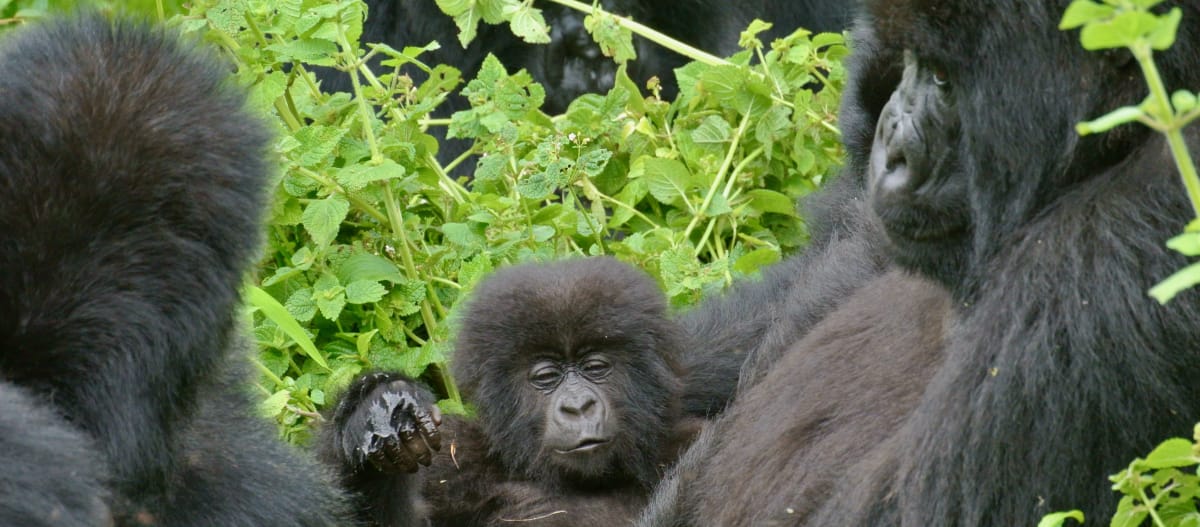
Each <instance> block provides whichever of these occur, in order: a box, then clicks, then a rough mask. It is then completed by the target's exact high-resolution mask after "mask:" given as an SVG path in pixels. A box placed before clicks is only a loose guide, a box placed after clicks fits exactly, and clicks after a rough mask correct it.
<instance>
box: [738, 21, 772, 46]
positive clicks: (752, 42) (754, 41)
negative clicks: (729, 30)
mask: <svg viewBox="0 0 1200 527" xmlns="http://www.w3.org/2000/svg"><path fill="white" fill-rule="evenodd" d="M771 25H772V24H771V23H770V22H763V21H762V20H759V19H757V18H756V19H754V20H753V21H751V22H750V27H748V28H746V30H745V31H742V32H741V34H739V35H738V47H739V48H742V49H753V48H757V47H761V46H762V45H763V44H762V41H761V40H759V39H758V34H759V33H762V32H763V31H766V30H768V29H771Z"/></svg>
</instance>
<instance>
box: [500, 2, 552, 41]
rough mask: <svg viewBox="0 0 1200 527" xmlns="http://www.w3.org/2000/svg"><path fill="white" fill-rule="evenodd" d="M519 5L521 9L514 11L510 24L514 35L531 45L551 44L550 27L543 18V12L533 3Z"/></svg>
mask: <svg viewBox="0 0 1200 527" xmlns="http://www.w3.org/2000/svg"><path fill="white" fill-rule="evenodd" d="M519 5H520V6H521V7H519V8H517V9H514V10H512V20H511V21H510V22H509V27H511V28H512V32H513V34H514V35H516V36H518V37H520V38H521V40H524V41H525V42H528V43H530V44H549V43H550V27H549V26H547V25H546V19H545V18H543V17H542V10H541V9H537V8H535V7H533V5H532V3H528V4H526V3H522V4H519ZM505 14H506V15H507V14H509V13H508V12H506V13H505Z"/></svg>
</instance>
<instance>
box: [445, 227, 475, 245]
mask: <svg viewBox="0 0 1200 527" xmlns="http://www.w3.org/2000/svg"><path fill="white" fill-rule="evenodd" d="M442 235H443V236H445V237H446V240H447V241H449V242H450V243H453V244H454V245H458V246H459V247H475V246H477V245H478V244H479V243H480V242H481V241H482V240H481V239H480V237H479V235H478V234H475V233H474V232H473V231H471V227H470V226H468V225H467V224H465V223H443V224H442Z"/></svg>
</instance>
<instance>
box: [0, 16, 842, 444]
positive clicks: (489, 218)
mask: <svg viewBox="0 0 1200 527" xmlns="http://www.w3.org/2000/svg"><path fill="white" fill-rule="evenodd" d="M553 1H554V2H556V3H560V4H564V5H567V6H568V7H572V8H576V9H579V10H581V11H583V12H584V13H586V14H587V18H586V19H585V24H586V27H587V28H588V30H589V31H590V32H591V33H592V34H593V35H594V36H595V38H596V39H597V40H598V41H599V43H600V45H601V47H602V49H604V50H605V52H606V53H608V54H610V55H611V56H613V57H614V60H616V61H617V62H618V63H623V62H625V61H628V60H636V57H635V53H634V48H633V45H632V41H631V37H632V34H634V33H638V34H641V35H643V36H646V37H648V38H650V39H651V40H653V41H655V42H660V43H662V44H663V45H665V46H667V47H669V48H670V49H674V50H676V51H679V52H682V53H684V54H686V55H687V56H689V57H693V58H696V59H698V62H694V63H691V64H688V65H687V66H685V67H683V68H681V69H680V70H679V71H678V72H677V76H678V78H679V79H680V84H681V90H680V94H679V96H678V97H677V99H676V100H674V101H668V100H662V99H661V98H659V97H658V96H657V93H658V90H657V87H658V80H657V79H654V80H652V81H651V82H650V83H649V86H648V87H647V86H639V85H638V84H637V83H635V82H634V81H633V80H631V79H630V78H629V77H628V76H627V75H626V74H625V72H624V68H621V69H619V71H618V74H617V78H616V83H615V87H614V88H613V89H612V90H610V91H609V92H608V93H600V94H587V95H584V96H582V97H580V98H579V99H578V100H576V101H574V102H573V103H572V104H571V105H570V106H569V108H568V109H567V111H566V113H564V114H563V115H547V114H545V113H544V112H542V111H541V105H542V102H543V100H544V99H545V91H544V89H543V87H542V86H540V85H538V84H537V83H535V82H534V81H533V80H532V78H531V77H530V76H529V74H528V73H527V72H525V71H523V70H522V71H511V69H510V68H508V67H506V65H504V64H501V63H500V62H499V61H498V60H496V59H495V58H488V59H487V61H486V62H485V63H484V65H483V67H482V68H481V69H480V71H478V72H460V71H457V70H455V69H454V68H451V67H449V66H446V65H438V64H429V63H427V61H426V60H425V59H424V58H423V57H424V55H423V54H424V53H425V52H427V51H429V50H432V49H436V48H437V47H438V46H441V45H449V46H460V45H462V44H461V43H462V42H469V41H470V40H471V39H472V38H473V37H474V35H475V32H476V28H477V27H478V24H479V23H490V24H497V23H507V24H508V25H509V27H510V28H512V30H513V31H514V33H515V34H517V35H519V36H521V37H522V38H524V39H525V40H527V41H530V42H538V41H544V40H545V36H546V35H547V34H548V29H547V28H546V26H545V23H544V21H543V17H542V16H541V12H540V10H539V8H538V6H539V5H541V4H540V3H534V2H518V1H516V0H473V1H470V2H467V1H462V0H438V6H439V7H441V9H442V10H443V11H445V12H446V13H447V14H448V15H449V16H452V17H453V18H454V19H455V21H456V23H457V24H458V26H459V28H460V29H461V33H460V35H459V40H460V41H459V42H453V41H452V42H441V43H437V42H404V43H394V44H399V45H397V46H396V47H392V46H388V45H384V44H374V43H370V44H365V46H360V44H359V36H360V35H361V33H362V21H363V17H364V16H369V13H365V6H364V5H363V3H362V2H360V1H359V0H337V1H329V0H192V1H191V2H190V3H189V9H188V10H187V12H186V14H184V15H181V16H176V17H174V18H172V19H171V20H170V23H171V24H174V25H176V26H177V27H179V28H180V29H181V30H182V31H184V32H185V33H188V34H194V35H197V36H200V37H202V38H204V39H207V40H209V41H211V42H213V43H215V44H216V45H217V46H219V47H220V48H221V49H222V50H224V52H225V53H226V54H227V55H228V57H229V59H230V61H231V63H232V64H233V65H234V67H235V75H234V76H235V82H237V83H238V84H239V85H241V86H244V87H246V88H247V89H248V90H249V93H250V104H251V105H252V106H253V107H254V108H255V109H256V110H258V111H259V112H261V113H262V114H263V115H265V116H267V118H268V120H269V122H270V123H271V124H272V125H273V126H274V127H275V129H276V133H277V140H276V141H275V143H274V145H273V152H272V155H273V156H274V157H275V158H276V159H277V160H278V166H279V173H278V175H277V182H278V189H277V191H276V193H275V199H274V202H273V203H272V206H271V210H270V211H269V214H268V223H269V225H268V229H269V230H268V235H267V240H268V246H267V247H266V251H265V252H266V255H265V257H264V259H263V261H262V263H261V266H260V270H259V273H258V276H259V283H258V284H256V285H255V286H252V287H249V288H248V289H247V301H248V305H249V307H250V310H249V313H250V315H249V317H248V318H249V319H250V320H251V321H252V322H251V323H252V335H253V336H254V339H255V341H256V342H257V343H258V345H259V351H260V353H259V354H258V356H257V357H256V361H255V364H256V366H257V367H258V370H259V373H260V379H259V382H258V383H257V385H258V386H259V387H260V388H261V391H262V393H263V397H264V400H263V403H262V409H263V411H264V412H265V413H266V414H267V415H270V416H272V417H274V418H275V419H276V420H277V421H278V422H279V424H280V426H281V429H282V430H283V433H284V435H285V436H287V437H288V438H289V439H291V440H294V441H299V442H303V441H305V440H306V438H307V436H308V435H309V434H310V430H311V427H310V426H309V425H310V422H311V420H313V419H315V418H317V417H316V416H317V412H318V411H319V410H320V409H321V408H322V406H323V405H324V404H326V403H327V401H328V397H329V394H332V393H335V392H336V391H337V390H339V389H340V388H342V387H344V386H345V385H346V384H347V383H348V382H349V381H350V380H351V379H353V378H354V377H355V376H356V375H357V374H359V373H360V372H362V371H364V370H367V369H391V370H400V371H404V372H406V373H408V374H410V375H414V376H415V375H422V374H424V375H425V376H426V378H429V379H431V380H432V381H433V382H434V384H435V385H436V386H438V388H439V389H441V391H443V392H444V395H445V396H446V399H445V400H443V401H442V402H441V403H440V404H441V405H442V406H443V409H444V410H445V411H449V412H462V411H463V408H464V405H463V402H462V401H461V399H460V397H459V395H458V393H457V391H456V389H455V387H454V383H453V382H452V380H451V379H449V378H448V376H447V374H446V372H447V368H446V365H445V362H446V360H447V352H448V351H449V349H450V342H451V339H450V337H451V335H452V334H453V326H454V323H455V316H454V313H455V311H454V308H455V306H458V305H460V303H459V302H460V301H461V300H462V299H463V298H464V297H465V296H466V295H468V294H469V292H470V290H471V289H472V287H473V286H474V285H475V284H476V283H477V282H478V281H479V280H480V279H481V278H483V277H484V276H486V275H487V274H488V273H490V272H491V271H492V270H494V269H496V268H498V267H500V266H503V265H507V264H510V263H514V262H521V261H528V260H551V259H557V258H563V257H567V256H570V255H599V254H608V255H615V256H617V257H618V258H621V259H623V260H625V261H628V262H632V263H634V264H636V265H639V266H641V267H643V268H645V269H647V270H648V271H649V272H650V273H651V274H653V275H654V276H656V277H657V278H658V280H659V281H660V283H661V284H662V286H663V288H664V290H666V291H667V293H668V294H669V295H670V297H671V299H672V301H673V302H674V303H675V304H676V305H679V306H682V305H687V304H690V303H693V302H695V301H696V300H697V299H699V298H700V297H701V296H702V295H703V294H705V293H707V292H711V291H714V290H717V289H720V288H722V287H724V286H725V285H727V284H729V283H730V282H731V281H732V280H733V279H734V278H735V277H737V276H739V275H745V274H751V273H754V272H756V271H757V270H758V269H759V268H761V267H762V266H764V265H767V264H769V263H772V262H774V261H777V260H779V259H780V258H781V257H782V255H783V254H784V253H785V252H787V251H790V250H793V249H795V248H797V247H800V246H802V245H804V244H805V243H806V242H807V232H806V228H805V224H804V221H803V219H802V217H801V215H799V214H797V212H796V210H795V208H794V206H795V205H794V202H795V199H796V198H798V197H801V196H804V195H806V194H808V193H809V192H812V191H813V190H814V189H815V188H817V187H818V186H819V185H821V184H822V183H823V182H824V181H825V180H826V179H827V178H828V177H829V176H830V175H831V174H834V173H836V171H837V170H838V167H839V164H840V159H841V156H842V152H841V146H840V141H839V137H838V134H837V130H836V121H835V112H836V109H837V105H838V100H839V96H840V92H841V88H842V85H843V80H844V75H845V72H844V69H843V68H842V65H841V59H842V57H843V56H844V55H845V54H846V53H847V49H846V47H845V44H844V41H843V37H842V36H841V35H834V34H820V35H811V34H809V33H808V32H805V31H799V32H796V33H795V34H793V35H790V36H788V37H786V38H783V39H779V40H777V41H775V42H771V43H767V44H764V43H762V42H761V41H759V40H758V39H757V38H756V36H755V35H756V34H757V33H758V32H760V31H762V30H764V29H765V28H767V27H769V25H768V24H765V23H763V22H755V24H754V25H753V26H752V29H751V30H750V31H748V32H747V33H746V34H744V35H743V39H742V45H743V48H744V51H742V52H740V53H738V54H736V55H734V56H733V57H730V58H728V59H721V58H717V57H713V56H711V55H708V54H706V53H704V52H702V51H700V50H696V49H694V48H690V47H687V46H685V45H683V44H681V43H679V42H677V41H674V40H672V39H670V38H669V37H667V36H665V35H662V34H660V33H657V32H655V31H653V30H652V29H650V28H647V27H645V26H641V25H640V24H637V23H636V22H634V21H632V20H629V19H627V18H623V17H618V16H613V15H611V14H609V13H605V12H603V11H601V10H599V9H597V8H594V7H593V6H592V5H590V4H580V3H578V2H574V1H572V0H553ZM35 3H37V2H36V1H30V0H16V2H15V3H11V0H10V2H9V3H5V0H0V6H9V7H8V8H7V9H9V10H10V11H11V10H12V9H15V7H14V6H15V5H16V4H22V5H24V6H29V5H33V4H35ZM145 9H146V11H145V12H148V13H153V12H155V11H156V10H157V6H156V5H155V4H153V2H152V1H151V5H150V6H148V7H146V8H145ZM372 57H381V58H383V61H382V66H383V67H382V68H381V69H376V70H372V69H371V68H369V67H367V66H366V62H367V59H368V58H372ZM314 66H320V67H333V68H336V69H337V70H339V71H340V72H341V74H343V75H350V78H351V79H352V89H351V92H350V93H332V94H331V93H325V92H324V91H322V90H321V87H320V85H319V83H318V81H317V80H316V79H315V77H313V75H312V74H311V72H310V68H312V67H314ZM402 67H403V69H401V68H402ZM417 70H419V71H421V72H423V73H424V74H426V75H425V76H426V77H427V79H426V80H424V81H423V82H417V81H415V80H414V79H413V78H412V77H410V76H409V74H408V73H409V72H411V71H417ZM464 79H467V80H468V81H467V82H464ZM817 85H820V86H823V88H822V89H820V90H818V91H816V92H814V91H813V90H812V89H811V88H812V87H813V86H817ZM460 94H461V96H462V97H465V98H466V99H467V100H468V101H469V102H470V109H468V110H466V111H462V112H458V113H455V114H454V115H452V116H450V117H449V118H445V117H440V116H434V115H433V112H434V111H435V110H436V109H438V108H439V107H441V106H442V105H443V104H444V103H445V101H446V100H447V99H448V98H449V97H457V96H460ZM181 103H183V101H181ZM439 115H440V114H439ZM438 128H442V129H444V130H445V135H447V136H449V137H455V138H463V139H466V140H468V141H470V142H471V145H472V146H471V147H470V150H469V151H468V152H467V153H466V154H464V155H463V156H461V157H460V158H458V159H455V160H453V161H451V162H449V163H447V164H445V165H442V164H441V163H439V161H438V159H437V152H438V149H439V147H440V145H439V144H438V140H437V139H436V138H435V136H434V135H431V133H430V132H431V131H436V130H437V129H438ZM467 173H469V174H471V177H467V176H461V175H459V174H467Z"/></svg>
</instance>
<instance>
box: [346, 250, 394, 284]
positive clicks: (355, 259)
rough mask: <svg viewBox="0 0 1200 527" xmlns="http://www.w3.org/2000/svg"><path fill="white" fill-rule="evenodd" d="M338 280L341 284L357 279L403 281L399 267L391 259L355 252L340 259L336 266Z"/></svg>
mask: <svg viewBox="0 0 1200 527" xmlns="http://www.w3.org/2000/svg"><path fill="white" fill-rule="evenodd" d="M337 278H338V281H339V282H341V283H343V284H348V283H351V282H357V281H359V280H371V281H374V282H380V281H384V280H387V281H389V282H391V283H393V284H396V283H400V282H403V281H404V276H403V275H401V274H400V269H399V268H398V267H396V264H394V263H392V261H391V260H388V259H387V258H384V257H382V256H378V255H374V254H371V253H356V254H354V255H352V256H350V257H349V258H347V259H345V260H344V261H342V263H341V265H339V266H338V267H337Z"/></svg>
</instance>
